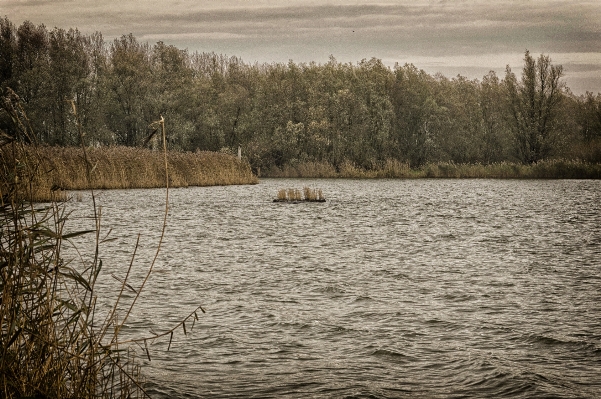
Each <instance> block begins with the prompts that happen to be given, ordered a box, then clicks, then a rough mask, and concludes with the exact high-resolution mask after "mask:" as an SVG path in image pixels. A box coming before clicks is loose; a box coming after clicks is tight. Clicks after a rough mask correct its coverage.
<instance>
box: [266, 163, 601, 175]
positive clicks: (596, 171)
mask: <svg viewBox="0 0 601 399" xmlns="http://www.w3.org/2000/svg"><path fill="white" fill-rule="evenodd" d="M261 172H262V173H261V174H260V177H269V178H402V179H419V178H459V179H462V178H463V179H478V178H481V179H601V164H598V163H590V162H583V161H579V160H566V159H552V160H545V161H540V162H537V163H534V164H530V165H524V164H520V163H510V162H500V163H492V164H487V165H485V164H456V163H453V162H448V163H434V164H426V165H423V166H420V167H417V168H411V167H410V166H409V165H408V164H406V163H401V162H398V161H394V160H390V161H388V162H385V163H382V164H381V165H377V166H375V167H374V168H372V169H364V168H360V167H357V166H355V165H354V164H352V163H350V162H349V163H343V164H342V165H341V166H339V167H338V168H335V167H334V166H333V165H331V164H328V163H320V162H306V163H301V164H299V165H297V166H286V167H284V168H281V169H279V168H275V167H274V168H271V169H269V170H265V171H263V170H261Z"/></svg>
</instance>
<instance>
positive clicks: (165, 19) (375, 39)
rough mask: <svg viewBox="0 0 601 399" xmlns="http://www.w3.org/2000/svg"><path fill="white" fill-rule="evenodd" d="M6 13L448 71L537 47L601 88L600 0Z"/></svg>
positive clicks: (247, 57)
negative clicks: (376, 59)
mask: <svg viewBox="0 0 601 399" xmlns="http://www.w3.org/2000/svg"><path fill="white" fill-rule="evenodd" d="M0 16H6V17H8V19H9V20H10V21H11V22H13V23H14V24H15V25H17V26H18V25H20V24H21V23H22V22H23V21H26V20H29V21H31V22H33V23H35V24H42V23H43V24H44V25H46V27H47V28H48V29H52V28H54V27H59V28H64V29H69V28H77V29H79V30H80V31H81V32H82V33H85V34H91V33H94V32H96V31H98V32H101V33H102V34H103V36H104V38H105V40H107V41H111V40H113V39H114V38H117V37H119V36H121V35H124V34H129V33H132V34H133V35H134V36H135V37H136V38H137V39H138V41H141V42H148V43H149V44H154V43H156V42H158V41H163V42H164V43H166V44H172V45H174V46H176V47H178V48H181V49H188V50H189V51H191V52H192V51H200V52H215V53H217V54H225V55H228V56H238V57H240V58H242V60H243V61H245V62H247V63H254V62H259V63H263V62H267V63H271V62H288V61H290V60H292V61H293V62H295V63H309V62H312V61H315V62H317V63H325V62H327V61H328V59H329V58H330V56H334V57H335V58H336V60H337V61H339V62H344V63H347V62H351V63H353V64H354V63H357V62H359V61H361V60H362V59H370V58H372V57H375V58H378V59H380V60H382V61H383V62H384V63H385V64H386V65H388V66H390V67H393V66H394V65H395V63H398V64H400V65H404V64H406V63H409V64H414V65H415V66H416V67H417V68H419V69H423V70H425V71H426V72H428V73H430V74H435V73H438V72H440V73H442V74H443V75H445V76H447V77H449V78H452V77H455V76H457V75H462V76H465V77H468V78H470V79H481V78H482V77H483V76H484V75H485V74H487V73H488V72H489V71H491V70H493V71H495V72H496V73H497V74H498V75H499V76H500V77H502V76H504V73H505V67H506V66H507V65H509V66H510V67H511V68H512V70H513V71H514V72H516V74H518V75H519V73H520V72H521V69H522V66H523V58H524V52H525V51H526V50H529V51H530V53H531V54H532V55H533V56H535V57H538V55H540V54H545V55H548V56H549V57H550V58H551V61H552V63H553V64H561V65H562V66H563V69H564V74H565V76H564V81H565V83H566V84H567V86H568V87H569V88H570V89H571V90H572V91H573V92H574V93H575V94H583V93H585V92H586V91H590V92H593V93H595V94H596V93H600V92H601V0H590V1H578V0H574V1H565V0H563V1H558V0H493V1H491V0H388V1H386V0H364V1H348V0H329V1H328V0H322V1H314V0H160V1H158V0H156V1H155V0H127V1H124V0H120V1H117V0H0Z"/></svg>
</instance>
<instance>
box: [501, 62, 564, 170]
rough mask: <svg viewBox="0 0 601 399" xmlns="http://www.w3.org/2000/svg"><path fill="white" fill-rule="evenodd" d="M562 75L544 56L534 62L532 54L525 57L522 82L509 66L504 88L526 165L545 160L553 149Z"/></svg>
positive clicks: (556, 66) (516, 141) (520, 155)
mask: <svg viewBox="0 0 601 399" xmlns="http://www.w3.org/2000/svg"><path fill="white" fill-rule="evenodd" d="M562 76H563V68H562V66H561V65H552V64H551V59H550V58H549V57H548V56H545V55H543V54H541V55H540V57H539V58H538V60H534V58H532V56H531V55H530V52H529V51H526V54H525V56H524V68H523V69H522V78H521V81H520V82H518V80H517V78H516V76H515V74H514V73H513V72H511V68H509V66H507V69H506V73H505V85H506V89H507V96H508V100H509V109H510V112H511V120H512V125H513V126H512V127H513V130H514V139H515V145H516V155H517V157H518V158H519V159H520V160H521V161H522V162H524V163H534V162H537V161H539V160H542V159H545V158H547V157H548V156H550V155H551V154H552V152H553V150H554V145H555V143H556V141H557V139H558V137H557V135H558V134H559V131H558V129H556V117H557V114H558V113H557V110H558V107H559V105H560V102H561V100H562V96H563V93H562V88H563V83H562V82H561V81H560V78H561V77H562Z"/></svg>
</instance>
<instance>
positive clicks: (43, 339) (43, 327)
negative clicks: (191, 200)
mask: <svg viewBox="0 0 601 399" xmlns="http://www.w3.org/2000/svg"><path fill="white" fill-rule="evenodd" d="M3 100H4V102H3V103H2V104H1V106H2V107H3V110H4V111H5V112H7V113H8V114H9V116H10V117H11V118H12V120H13V121H14V125H15V126H14V130H13V131H11V134H10V135H9V134H4V132H0V133H2V134H0V397H2V398H136V397H148V395H147V393H146V391H145V390H144V378H143V375H142V373H141V370H140V367H139V364H140V363H139V361H138V359H139V353H136V350H134V349H133V348H135V347H134V346H133V344H138V345H139V347H140V348H141V350H142V354H143V355H144V356H145V357H147V358H148V359H150V352H149V350H148V344H147V342H148V341H150V342H152V341H154V340H156V339H159V338H164V339H169V347H170V345H171V339H172V338H173V335H174V333H175V332H178V331H180V330H183V331H182V332H183V333H184V334H186V333H187V332H186V323H188V325H189V326H190V327H189V328H188V331H189V330H190V329H191V327H193V325H194V322H195V321H196V320H198V315H197V311H198V310H201V311H202V312H204V310H203V309H202V308H201V307H200V306H197V307H196V308H195V309H194V310H193V311H192V312H191V313H189V314H188V315H186V316H185V317H184V318H183V319H182V320H181V321H180V322H179V323H178V324H177V325H175V326H174V327H173V328H171V329H169V330H168V331H164V332H156V333H155V332H153V333H150V335H148V336H143V337H137V338H133V339H129V340H124V339H123V338H121V331H122V329H123V326H124V325H126V322H127V321H128V318H129V317H130V315H131V314H132V313H131V312H132V309H133V307H134V306H135V305H136V303H137V301H138V299H139V298H140V294H141V293H142V292H143V290H144V287H145V284H146V282H147V281H148V279H149V278H150V276H151V274H152V270H153V267H154V264H155V262H156V259H157V257H158V254H159V251H160V250H161V243H162V240H163V237H164V233H165V228H166V224H167V209H168V206H169V181H170V179H171V178H170V173H169V168H168V167H167V165H168V156H167V151H166V148H165V133H164V124H163V119H162V118H161V120H160V121H158V122H156V123H158V124H159V125H160V127H161V128H162V132H163V146H164V150H163V153H162V158H163V168H164V172H163V177H164V179H165V180H164V186H166V190H165V212H164V214H163V227H162V231H161V236H160V240H159V244H158V245H157V248H156V253H155V256H154V258H153V260H152V262H151V264H150V267H149V268H148V270H147V272H146V274H145V276H144V277H143V279H142V281H139V282H137V283H136V282H134V281H132V279H131V278H130V275H131V271H132V265H133V263H134V258H135V255H136V250H137V248H138V243H137V244H136V246H135V248H133V253H132V256H131V261H130V263H129V266H128V267H126V268H125V269H126V270H123V271H122V272H121V273H122V275H121V276H116V278H117V280H119V281H121V285H120V292H119V294H118V296H117V297H116V298H115V301H114V304H113V306H112V309H103V312H102V315H103V316H100V315H99V312H97V308H96V303H97V290H96V288H95V285H96V281H97V279H98V276H99V274H100V273H101V271H102V259H101V258H100V254H99V246H100V243H101V242H102V241H103V240H104V238H101V237H103V236H105V235H104V234H102V235H101V223H100V213H99V208H98V207H97V206H96V203H95V199H94V195H93V191H92V206H93V215H94V222H95V227H94V229H92V230H88V231H69V226H68V225H67V221H68V214H66V212H65V206H64V203H62V202H57V199H58V200H62V198H60V196H58V195H57V196H55V195H56V194H57V191H59V190H57V189H53V188H52V187H50V188H48V187H47V186H44V187H45V189H44V190H43V192H44V193H46V194H48V193H49V194H48V195H49V199H50V200H52V201H51V202H49V203H46V204H43V205H42V204H40V203H38V202H36V201H37V200H38V199H37V198H36V196H37V195H38V194H39V187H38V186H37V185H38V184H48V183H45V182H47V181H52V182H54V184H57V181H56V180H52V179H56V178H58V177H60V176H62V175H61V173H65V171H66V170H68V169H67V166H65V165H70V167H72V168H73V169H72V172H73V174H72V175H71V177H72V179H70V180H69V181H78V182H81V181H84V180H87V183H85V182H84V183H80V184H88V185H89V186H91V185H92V184H91V183H90V181H91V180H92V176H93V175H94V171H95V170H96V169H97V168H98V165H100V164H101V161H100V160H99V159H98V154H97V153H94V151H89V153H88V151H87V150H86V149H85V148H82V149H81V152H76V151H75V150H74V149H73V150H72V151H74V154H78V155H79V158H78V159H79V164H78V165H75V163H74V162H75V161H74V159H75V158H73V159H70V161H71V162H72V163H67V162H65V163H63V164H62V165H60V167H63V168H65V169H61V170H60V171H57V170H56V169H51V168H49V167H48V163H47V162H48V158H49V157H48V151H49V149H48V148H38V147H36V146H32V145H24V144H23V143H24V142H29V143H31V142H32V140H31V137H32V136H33V135H32V134H31V132H30V129H29V128H28V124H27V120H26V117H25V115H24V114H23V113H22V112H21V111H20V109H19V107H18V103H17V102H16V101H14V99H13V98H10V97H7V98H4V99H3ZM159 154H160V153H159ZM94 156H96V157H97V158H96V159H94V158H93V157H94ZM52 159H54V160H56V159H57V157H56V154H55V155H54V156H53V157H52ZM158 159H160V157H158ZM59 172H60V173H59ZM128 173H129V172H128ZM60 182H61V183H62V182H63V181H60ZM46 190H48V192H47V191H46ZM82 235H83V236H88V237H90V239H91V240H93V242H94V243H95V250H94V255H93V256H92V257H91V258H90V257H85V258H84V257H81V258H80V260H79V261H77V262H75V261H69V260H65V259H64V258H63V256H62V249H63V246H64V244H65V243H67V242H69V241H70V240H71V239H73V238H75V237H77V236H82ZM107 236H108V235H107ZM111 238H112V237H111ZM125 291H132V292H133V295H132V294H131V292H129V293H128V295H124V293H125ZM105 310H106V311H105ZM169 347H168V350H169Z"/></svg>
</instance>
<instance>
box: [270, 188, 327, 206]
mask: <svg viewBox="0 0 601 399" xmlns="http://www.w3.org/2000/svg"><path fill="white" fill-rule="evenodd" d="M325 200H326V199H325V197H324V195H323V192H322V191H321V189H315V188H309V187H304V188H303V191H302V192H301V191H300V190H299V189H297V188H288V189H283V188H282V189H280V190H278V194H277V197H276V199H274V200H273V201H274V202H301V201H306V202H325Z"/></svg>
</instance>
